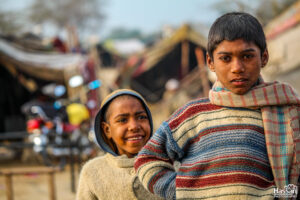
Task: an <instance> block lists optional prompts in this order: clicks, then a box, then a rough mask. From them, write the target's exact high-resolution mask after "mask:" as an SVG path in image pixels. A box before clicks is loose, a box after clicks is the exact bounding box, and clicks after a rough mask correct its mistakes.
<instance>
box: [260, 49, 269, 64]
mask: <svg viewBox="0 0 300 200" xmlns="http://www.w3.org/2000/svg"><path fill="white" fill-rule="evenodd" d="M268 61H269V52H268V49H266V50H265V51H264V53H263V54H262V57H261V65H262V66H261V68H263V67H264V66H266V65H267V63H268Z"/></svg>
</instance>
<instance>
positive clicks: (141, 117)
mask: <svg viewBox="0 0 300 200" xmlns="http://www.w3.org/2000/svg"><path fill="white" fill-rule="evenodd" d="M137 118H138V119H139V120H144V119H148V116H147V115H139V116H138V117H137Z"/></svg>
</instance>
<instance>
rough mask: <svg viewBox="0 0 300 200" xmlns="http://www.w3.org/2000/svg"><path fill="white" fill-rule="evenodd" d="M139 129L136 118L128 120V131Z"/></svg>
mask: <svg viewBox="0 0 300 200" xmlns="http://www.w3.org/2000/svg"><path fill="white" fill-rule="evenodd" d="M139 129H140V124H139V123H138V121H137V120H135V119H132V120H130V121H129V124H128V130H129V131H138V130H139Z"/></svg>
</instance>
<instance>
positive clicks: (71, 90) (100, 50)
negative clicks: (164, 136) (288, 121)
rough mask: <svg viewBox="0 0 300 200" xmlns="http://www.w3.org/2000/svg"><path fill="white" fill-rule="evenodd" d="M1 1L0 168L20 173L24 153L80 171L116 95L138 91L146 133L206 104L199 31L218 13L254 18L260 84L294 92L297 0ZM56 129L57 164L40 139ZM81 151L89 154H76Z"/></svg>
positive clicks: (203, 35) (297, 82)
mask: <svg viewBox="0 0 300 200" xmlns="http://www.w3.org/2000/svg"><path fill="white" fill-rule="evenodd" d="M0 3H1V8H0V168H1V166H4V165H2V164H1V162H2V161H3V162H4V161H5V162H7V161H9V160H17V161H18V162H20V163H22V164H23V165H26V164H28V163H29V162H33V159H30V158H29V157H30V156H31V157H33V155H36V156H37V159H36V161H37V164H38V165H46V166H48V165H49V162H50V161H49V160H48V159H51V162H50V164H54V165H55V164H56V163H58V164H60V165H63V164H64V162H68V163H70V162H71V161H72V159H73V161H76V162H78V163H79V165H80V162H82V161H85V160H87V159H89V158H91V157H93V156H96V155H98V154H101V151H99V150H98V148H97V147H95V146H94V145H92V143H93V140H94V138H93V134H92V133H93V117H94V115H95V113H96V112H97V110H98V109H99V106H100V102H101V100H102V98H103V97H105V96H106V95H107V94H108V93H110V92H111V91H113V90H115V89H118V88H131V89H134V90H136V91H138V92H140V93H141V94H142V95H143V96H144V97H145V99H146V100H147V101H148V102H149V104H150V108H151V111H152V113H153V119H154V128H155V129H156V128H157V127H158V126H159V124H160V123H161V122H162V121H163V120H166V119H167V118H168V116H169V115H170V114H171V113H173V112H174V111H175V110H176V109H178V108H179V107H180V106H182V105H183V104H185V103H186V102H188V101H189V100H191V99H193V98H197V97H204V96H207V94H208V91H209V89H210V87H211V85H212V84H213V82H214V81H215V76H214V74H213V73H211V72H209V70H208V68H207V66H206V60H205V54H206V43H207V35H208V30H209V27H210V26H211V24H212V22H213V21H214V20H215V19H216V18H217V17H218V16H220V15H222V14H224V13H226V12H231V11H245V12H249V13H251V14H253V15H254V16H256V17H257V18H258V19H259V20H260V22H261V23H262V25H263V26H264V29H265V33H266V37H267V44H268V49H269V54H270V60H269V63H268V65H267V66H266V67H265V68H264V69H263V70H262V74H263V77H264V78H265V79H266V80H279V81H284V82H288V83H290V84H291V85H292V86H293V87H295V88H296V89H297V90H298V92H299V93H300V79H299V76H300V57H299V56H298V52H299V51H300V43H299V41H298V40H299V39H300V38H299V37H300V1H299V0H251V1H250V0H211V1H202V0H189V1H184V0H173V1H161V0H152V1H140V0H131V1H123V0H88V1H87V0H59V1H58V0H52V1H47V0H13V1H11V0H0ZM74 105H76V106H74ZM34 106H37V107H38V108H40V109H37V107H35V109H32V107H34ZM71 107H73V108H76V109H77V108H79V107H80V108H83V109H86V110H87V113H88V114H86V115H85V117H84V118H82V119H81V118H80V119H79V121H78V120H77V119H76V120H77V122H76V124H74V123H72V122H73V120H72V119H74V113H76V112H78V110H76V109H75V110H70V109H71ZM40 110H43V111H42V112H41V111H40ZM32 111H35V112H32ZM38 111H39V112H38ZM68 111H69V112H68ZM72 113H73V114H72ZM75 115H78V114H75ZM45 116H46V117H45ZM49 122H51V123H52V126H49V124H51V123H49ZM69 125H70V126H69ZM59 129H61V131H62V132H61V133H63V134H66V135H69V136H70V137H66V141H67V142H69V143H68V145H69V146H70V145H71V147H70V149H69V151H68V153H67V154H66V155H64V156H65V158H66V159H61V157H62V156H60V157H59V158H58V157H57V156H56V157H55V156H54V154H53V151H54V150H57V151H56V152H59V153H61V154H60V155H62V151H63V150H65V149H62V147H61V146H60V148H61V149H55V148H56V147H57V145H58V144H56V143H54V141H56V140H52V139H51V138H50V136H49V135H47V134H49V133H51V134H54V135H55V137H58V136H57V134H58V133H59V132H60V130H59ZM37 130H38V131H37ZM37 133H38V134H40V135H38V136H39V137H40V139H41V138H42V136H43V134H45V135H46V136H47V137H48V141H47V143H46V145H45V146H46V147H47V149H44V150H43V151H41V152H44V153H43V154H41V152H37V151H35V150H36V149H34V146H36V145H38V144H39V143H36V141H38V142H41V141H42V140H31V138H33V136H32V135H35V136H36V134H37ZM51 134H50V135H51ZM71 136H72V137H71ZM71 138H72V139H71ZM74 138H75V139H74ZM82 138H85V139H86V140H87V141H86V143H84V144H83V142H82ZM51 141H52V143H51ZM62 141H63V139H62ZM74 141H76V142H74ZM53 145H54V146H53ZM55 145H56V146H55ZM60 145H61V144H60ZM87 145H90V146H89V147H91V149H93V150H92V151H90V152H89V153H85V154H84V153H83V152H85V150H86V149H85V150H84V147H86V146H87ZM48 147H49V148H50V147H52V149H50V150H51V152H52V153H51V152H50V150H49V149H48ZM57 148H58V147H57ZM28 155H30V156H28ZM45 155H46V157H45ZM70 155H73V156H74V157H71V158H72V159H70ZM39 157H40V158H39ZM73 161H72V162H73ZM65 164H66V163H65ZM5 166H7V165H5ZM73 167H74V166H73ZM69 169H72V166H70V168H69ZM73 175H74V174H73ZM73 182H74V177H73ZM72 187H74V184H73V186H72ZM1 188H2V187H1V186H0V190H1ZM73 189H74V188H73ZM1 195H3V192H2V193H1V191H0V198H2V196H1Z"/></svg>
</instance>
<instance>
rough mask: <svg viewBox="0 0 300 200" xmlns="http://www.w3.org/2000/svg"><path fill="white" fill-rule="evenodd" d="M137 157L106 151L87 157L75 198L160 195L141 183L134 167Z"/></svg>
mask: <svg viewBox="0 0 300 200" xmlns="http://www.w3.org/2000/svg"><path fill="white" fill-rule="evenodd" d="M134 159H135V158H128V157H127V156H126V155H122V156H117V157H115V156H113V155H111V154H109V153H106V154H105V155H104V156H101V157H97V158H94V159H92V160H90V161H88V162H87V163H86V164H85V165H84V166H83V168H82V170H81V173H80V178H79V186H78V190H77V194H76V200H110V199H111V200H119V199H120V200H123V199H124V200H131V199H132V200H134V199H145V200H148V199H150V200H151V199H154V200H156V199H157V200H158V199H161V198H160V197H158V196H154V195H153V194H151V193H150V192H148V191H147V190H146V189H144V187H143V186H142V185H141V183H140V182H139V180H138V178H137V177H136V174H135V170H134V168H133V164H134Z"/></svg>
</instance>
